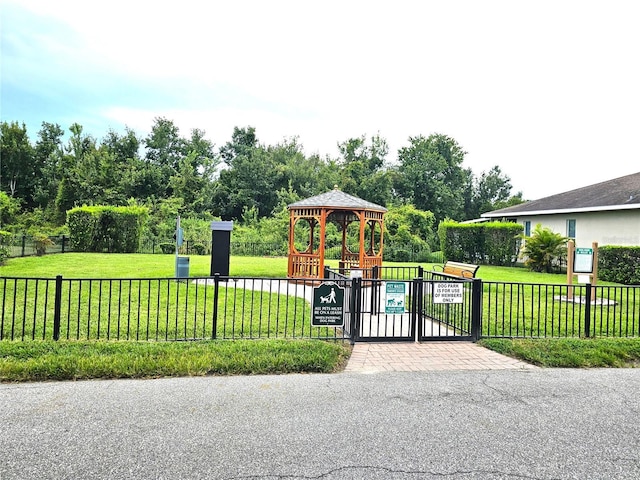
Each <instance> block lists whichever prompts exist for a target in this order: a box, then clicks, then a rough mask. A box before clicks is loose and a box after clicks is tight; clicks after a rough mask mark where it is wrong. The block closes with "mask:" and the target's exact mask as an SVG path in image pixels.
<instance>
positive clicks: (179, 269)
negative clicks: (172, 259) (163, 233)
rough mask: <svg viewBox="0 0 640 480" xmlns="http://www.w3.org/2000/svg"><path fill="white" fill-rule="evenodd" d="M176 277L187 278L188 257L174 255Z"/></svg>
mask: <svg viewBox="0 0 640 480" xmlns="http://www.w3.org/2000/svg"><path fill="white" fill-rule="evenodd" d="M176 278H189V257H176Z"/></svg>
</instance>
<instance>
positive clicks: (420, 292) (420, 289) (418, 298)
mask: <svg viewBox="0 0 640 480" xmlns="http://www.w3.org/2000/svg"><path fill="white" fill-rule="evenodd" d="M423 303H424V280H423V278H422V277H421V276H420V277H417V278H414V279H413V299H412V302H411V310H412V311H413V313H412V314H411V318H412V319H413V325H411V336H412V337H413V339H414V340H415V341H419V340H420V339H421V338H422V336H423V335H424V332H423V325H422V305H423ZM416 324H417V325H418V328H417V330H418V336H417V337H416Z"/></svg>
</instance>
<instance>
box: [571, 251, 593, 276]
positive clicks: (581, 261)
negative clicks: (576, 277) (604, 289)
mask: <svg viewBox="0 0 640 480" xmlns="http://www.w3.org/2000/svg"><path fill="white" fill-rule="evenodd" d="M573 258H574V260H573V272H574V273H592V272H593V248H576V249H575V253H574V257H573Z"/></svg>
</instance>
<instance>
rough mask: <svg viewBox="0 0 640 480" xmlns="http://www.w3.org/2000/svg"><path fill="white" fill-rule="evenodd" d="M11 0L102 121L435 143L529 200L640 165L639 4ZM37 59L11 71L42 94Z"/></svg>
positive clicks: (328, 140) (14, 30)
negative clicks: (498, 172) (499, 174)
mask: <svg viewBox="0 0 640 480" xmlns="http://www.w3.org/2000/svg"><path fill="white" fill-rule="evenodd" d="M5 3H8V4H11V5H13V7H14V8H28V9H30V11H31V12H32V14H34V15H38V16H40V18H41V22H40V23H38V26H39V28H38V30H37V31H31V30H30V28H29V25H18V26H14V25H6V24H5V25H3V28H4V29H5V30H7V31H8V33H3V35H17V38H18V39H25V38H29V39H30V40H29V41H31V42H32V43H30V44H29V45H30V47H31V48H35V47H37V46H38V45H41V46H42V48H43V49H44V50H43V51H44V52H46V56H47V57H48V60H47V61H46V62H44V65H46V66H47V68H49V69H51V71H49V72H46V76H47V77H48V78H49V79H50V78H51V77H56V78H58V77H61V76H62V77H63V76H64V75H63V74H64V73H67V74H69V73H71V74H72V75H73V78H70V79H69V82H70V83H74V84H77V85H81V86H82V85H90V86H92V87H93V88H94V91H95V92H97V94H96V95H95V96H97V97H99V96H100V95H99V94H100V93H102V94H103V96H107V95H113V99H112V100H110V99H109V98H100V100H101V101H100V103H99V104H96V106H95V107H94V112H95V115H96V116H101V115H103V116H104V117H105V121H107V122H121V123H122V125H125V124H126V125H129V126H130V127H132V128H134V129H135V130H137V131H140V132H146V131H148V130H149V129H150V127H151V125H152V121H153V118H154V117H156V116H165V117H167V118H170V119H172V120H174V121H175V122H176V124H177V125H178V126H180V128H181V130H182V131H184V132H186V131H188V130H189V129H190V128H194V127H198V128H202V129H204V130H206V131H207V133H208V134H209V135H210V136H211V138H212V140H213V141H215V142H216V143H217V144H220V143H224V142H225V141H227V140H228V139H229V138H230V135H231V132H232V130H233V127H234V126H245V125H252V126H255V127H256V129H257V133H258V136H259V138H260V139H261V140H262V141H263V142H265V143H275V142H278V141H280V140H281V139H282V138H284V137H290V136H299V137H300V141H301V143H302V144H303V145H304V146H305V150H306V151H307V153H312V152H315V151H318V152H319V153H320V154H330V155H335V154H336V153H337V149H336V144H337V143H338V142H340V141H343V140H346V139H347V138H349V137H353V136H359V135H362V134H367V135H369V136H370V135H373V134H376V133H380V135H382V136H383V137H385V138H386V139H387V140H388V142H389V145H390V148H391V150H392V151H395V150H397V149H398V148H400V147H401V146H404V145H406V144H407V139H408V137H409V136H415V135H420V134H423V135H429V134H430V133H433V132H439V133H445V134H447V135H449V136H451V137H453V138H455V139H456V140H457V141H458V142H459V143H460V144H461V145H462V146H463V147H464V148H465V150H466V151H467V152H468V156H467V160H466V162H467V165H466V166H468V167H470V168H471V169H472V170H473V171H474V173H477V174H479V173H480V172H482V171H486V170H488V169H490V168H491V167H492V166H494V165H499V166H500V167H501V169H502V171H503V172H504V173H505V174H507V175H509V176H510V177H511V179H512V183H513V186H514V191H518V190H522V191H523V192H524V195H525V197H526V198H539V197H541V196H545V195H550V194H553V193H558V192H560V191H564V190H567V189H569V188H577V187H580V186H584V185H588V184H590V183H595V182H596V181H600V180H606V179H608V178H614V177H616V176H619V175H624V174H628V173H633V172H635V171H636V170H637V164H638V153H637V145H636V137H637V134H638V131H639V127H640V117H639V115H638V113H637V112H638V111H640V93H639V89H638V88H637V85H638V84H640V72H639V68H640V66H639V65H638V62H637V61H636V57H637V52H636V50H637V45H640V30H638V29H637V28H636V21H635V20H636V18H637V17H636V15H635V11H634V6H633V2H625V1H621V0H620V1H615V0H614V1H612V2H608V3H606V4H604V3H602V2H593V1H559V2H558V1H544V0H543V1H539V2H535V3H522V2H513V1H506V0H504V1H491V0H489V1H486V2H477V1H471V0H466V1H455V0H453V1H450V2H435V1H403V0H398V1H396V2H388V1H385V2H382V1H347V2H345V1H341V2H338V1H324V2H315V3H312V2H300V1H279V0H274V1H270V2H264V1H255V0H254V1H251V0H245V1H242V0H240V1H236V2H222V1H212V2H196V1H183V2H180V3H175V2H168V1H160V2H158V1H155V2H152V1H148V2H147V1H133V2H132V1H127V2H125V1H121V0H112V1H110V2H103V1H97V2H80V1H65V0H60V1H58V2H50V1H43V0H21V1H20V2H19V3H18V2H14V1H13V0H8V1H6V2H5ZM42 22H44V25H45V26H46V24H47V22H50V24H51V27H52V28H53V30H51V31H47V30H46V29H43V28H42V25H43V23H42ZM32 54H33V52H31V54H29V55H25V56H24V58H23V59H22V60H21V61H20V63H16V65H18V66H17V67H16V68H17V70H20V71H16V72H15V75H16V78H17V76H18V75H23V76H24V78H27V77H28V78H29V82H32V83H34V85H33V88H34V89H36V88H40V89H46V88H49V87H43V86H42V84H40V85H38V84H37V80H34V78H35V79H37V77H38V75H34V73H35V72H38V69H42V68H43V65H38V64H33V63H31V64H30V63H28V59H30V58H32V57H31V55H32ZM33 58H37V56H35V54H33ZM25 72H28V73H29V74H27V73H25ZM10 74H11V75H6V72H5V74H4V75H3V82H9V81H11V78H13V77H12V74H13V72H10ZM141 86H142V87H141ZM116 87H121V89H122V93H126V92H129V95H123V94H121V95H116V93H117V88H116ZM89 91H90V93H93V91H92V90H89ZM131 92H135V94H134V93H131ZM131 95H135V96H137V98H133V99H132V98H131ZM154 98H155V100H154ZM82 101H83V102H84V98H83V100H82ZM85 107H86V108H85V110H86V109H87V108H90V105H86V106H85ZM62 113H63V112H61V114H62ZM41 120H46V121H55V119H50V118H42V119H41ZM77 121H78V122H80V123H83V122H84V123H87V124H90V123H94V122H93V121H90V120H89V119H86V120H83V119H82V118H78V119H77Z"/></svg>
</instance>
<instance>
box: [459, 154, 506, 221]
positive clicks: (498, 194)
mask: <svg viewBox="0 0 640 480" xmlns="http://www.w3.org/2000/svg"><path fill="white" fill-rule="evenodd" d="M468 192H469V194H468V197H467V198H466V201H465V217H466V218H465V219H466V220H471V219H473V218H478V217H479V216H480V215H481V214H482V213H485V212H489V211H491V210H495V209H496V208H497V207H496V205H500V204H503V203H504V202H506V201H507V200H508V199H509V196H510V195H511V179H510V178H509V177H508V176H506V175H505V174H503V173H502V171H501V170H500V167H498V166H497V165H496V166H494V167H493V168H492V169H491V170H489V172H482V173H481V174H480V177H478V178H474V180H473V185H472V188H470V189H469V190H468Z"/></svg>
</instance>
